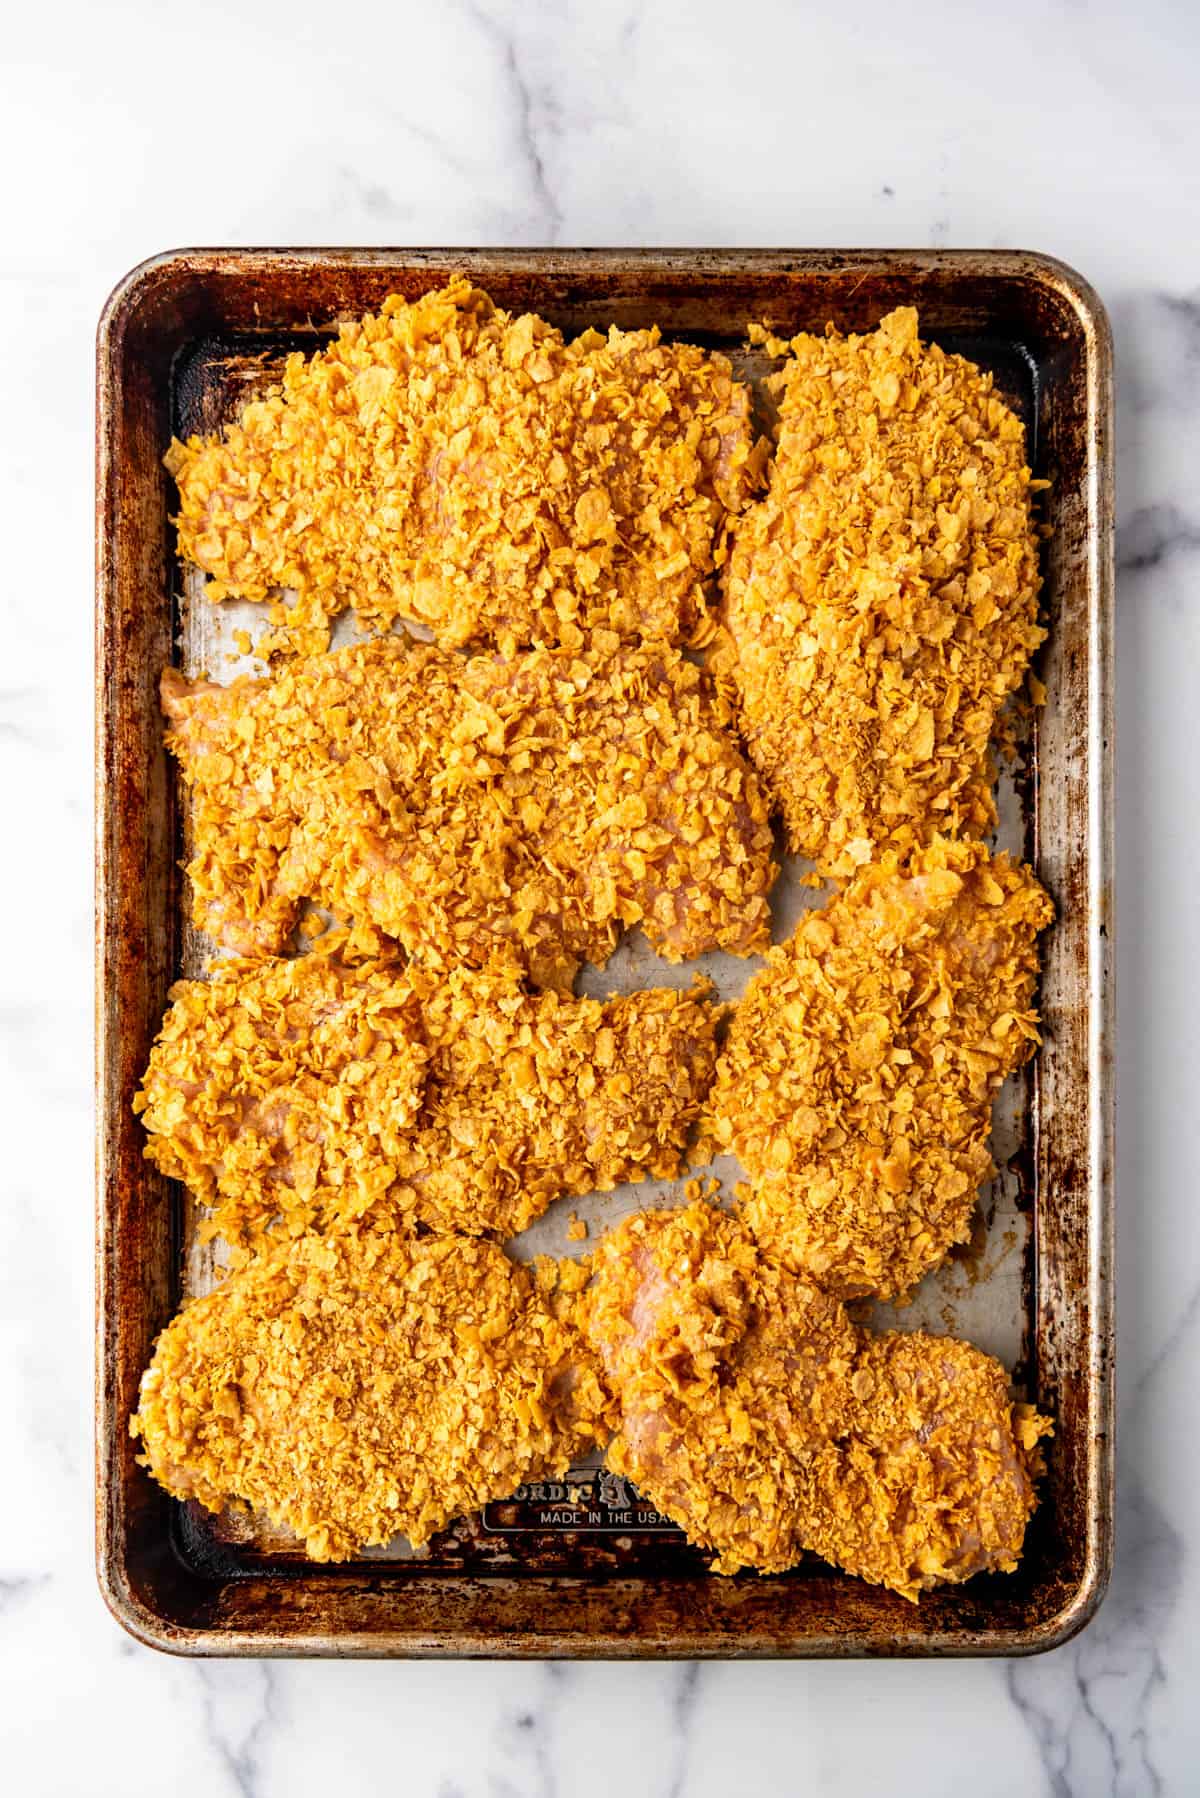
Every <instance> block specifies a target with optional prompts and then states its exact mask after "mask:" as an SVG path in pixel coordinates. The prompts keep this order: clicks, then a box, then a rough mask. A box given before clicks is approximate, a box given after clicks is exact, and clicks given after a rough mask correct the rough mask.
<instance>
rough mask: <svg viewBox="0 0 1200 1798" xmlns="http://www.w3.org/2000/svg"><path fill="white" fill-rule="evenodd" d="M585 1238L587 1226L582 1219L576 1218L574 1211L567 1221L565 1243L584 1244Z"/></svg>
mask: <svg viewBox="0 0 1200 1798" xmlns="http://www.w3.org/2000/svg"><path fill="white" fill-rule="evenodd" d="M587 1236H588V1227H587V1224H586V1223H585V1222H584V1220H583V1218H581V1217H578V1216H577V1215H576V1213H575V1212H574V1211H572V1213H571V1215H570V1216H569V1217H568V1219H567V1241H568V1242H586V1241H587Z"/></svg>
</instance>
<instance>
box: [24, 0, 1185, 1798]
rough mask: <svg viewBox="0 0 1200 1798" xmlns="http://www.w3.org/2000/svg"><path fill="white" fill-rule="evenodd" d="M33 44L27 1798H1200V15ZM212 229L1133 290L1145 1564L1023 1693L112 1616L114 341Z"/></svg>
mask: <svg viewBox="0 0 1200 1798" xmlns="http://www.w3.org/2000/svg"><path fill="white" fill-rule="evenodd" d="M5 40H6V41H5V59H4V70H3V73H2V74H0V101H2V103H0V145H2V147H3V162H4V167H5V169H6V171H7V174H8V179H7V181H6V196H5V214H6V230H5V232H4V237H3V242H2V244H0V365H2V367H3V395H4V408H5V410H4V428H3V430H2V431H0V476H2V478H0V495H2V496H3V498H2V504H3V508H4V516H5V531H4V541H5V546H6V549H7V552H8V567H7V569H6V578H5V580H4V584H3V594H2V598H0V607H2V608H3V642H4V644H5V651H6V655H5V667H4V670H3V672H2V673H0V782H2V790H3V795H4V799H3V808H4V841H5V844H6V846H7V858H6V859H7V866H8V869H9V877H8V880H7V881H6V882H5V884H4V887H3V889H2V895H0V907H2V910H3V920H4V925H5V936H4V940H5V945H6V955H5V962H4V971H3V976H2V977H0V993H2V1006H0V1059H2V1063H3V1076H2V1078H0V1095H2V1098H0V1105H2V1107H3V1116H4V1120H5V1131H4V1146H5V1156H4V1179H3V1195H4V1200H3V1202H4V1253H3V1254H2V1255H0V1394H2V1397H3V1417H4V1420H5V1435H4V1440H5V1452H4V1456H3V1461H4V1470H5V1471H4V1477H3V1479H2V1480H0V1518H2V1520H3V1528H2V1529H0V1766H3V1768H4V1784H5V1787H6V1789H7V1790H9V1791H10V1792H12V1793H14V1794H21V1795H22V1798H26V1795H34V1798H41V1795H43V1794H46V1795H50V1794H55V1795H57V1794H70V1795H74V1794H78V1793H83V1792H86V1793H88V1794H89V1795H90V1798H103V1795H104V1794H108V1793H113V1794H116V1793H122V1794H124V1793H126V1792H128V1791H129V1790H135V1791H136V1790H139V1789H145V1788H148V1787H149V1785H150V1783H151V1781H153V1782H154V1783H155V1784H160V1783H161V1784H165V1785H167V1786H168V1787H169V1789H171V1790H173V1791H174V1792H175V1793H177V1794H179V1798H191V1795H192V1794H201V1793H203V1794H205V1795H206V1798H226V1795H229V1798H235V1795H237V1794H240V1795H242V1798H283V1795H284V1794H286V1795H287V1798H307V1795H308V1794H313V1795H317V1794H320V1795H322V1798H323V1795H324V1794H325V1793H327V1792H329V1791H331V1790H338V1791H341V1790H351V1791H361V1792H381V1793H383V1792H387V1793H393V1792H395V1793H402V1794H404V1798H559V1795H560V1794H566V1793H567V1792H572V1791H575V1790H577V1789H579V1788H580V1787H582V1786H584V1785H587V1786H589V1787H595V1786H596V1785H603V1787H604V1788H605V1789H610V1790H612V1791H614V1792H619V1793H621V1794H623V1798H678V1795H682V1798H716V1795H717V1794H721V1795H722V1798H724V1795H725V1794H728V1793H734V1794H740V1793H743V1792H747V1791H753V1792H754V1793H756V1794H765V1795H770V1798H774V1795H776V1794H780V1795H782V1794H789V1795H790V1794H838V1795H842V1794H847V1795H850V1794H858V1793H868V1792H877V1791H886V1792H889V1793H895V1794H899V1795H901V1798H903V1794H905V1793H908V1792H912V1793H920V1794H922V1798H930V1795H936V1794H941V1793H951V1792H957V1791H960V1790H962V1789H969V1790H970V1791H971V1792H972V1794H973V1795H974V1798H991V1795H993V1794H995V1795H1001V1794H1009V1793H1013V1792H1018V1791H1019V1792H1022V1793H1030V1794H1042V1793H1044V1794H1054V1795H1056V1798H1068V1795H1069V1798H1093V1795H1094V1794H1113V1795H1114V1798H1128V1795H1136V1798H1140V1795H1141V1794H1150V1793H1160V1792H1172V1793H1173V1792H1180V1793H1184V1792H1191V1791H1195V1790H1196V1789H1197V1786H1196V1781H1197V1778H1200V1775H1197V1773H1196V1767H1197V1766H1198V1765H1200V1705H1197V1703H1196V1701H1195V1696H1194V1689H1193V1679H1194V1677H1195V1671H1196V1650H1195V1646H1194V1644H1195V1641H1196V1639H1197V1626H1198V1624H1200V1559H1198V1556H1197V1550H1196V1536H1195V1530H1196V1521H1195V1520H1196V1503H1195V1493H1196V1490H1197V1487H1198V1485H1200V1431H1198V1430H1197V1428H1196V1404H1195V1396H1194V1394H1195V1372H1194V1369H1195V1365H1196V1357H1197V1353H1198V1352H1200V1214H1198V1212H1197V1208H1196V1192H1197V1190H1198V1187H1200V1155H1198V1153H1197V1144H1198V1142H1200V1132H1198V1131H1197V1128H1196V1122H1195V1119H1196V1113H1197V1103H1196V1096H1195V1074H1194V1069H1195V1065H1196V1055H1197V1049H1198V1048H1200V1043H1198V1040H1197V1039H1198V1037H1200V957H1198V956H1197V953H1196V947H1195V945H1196V937H1197V907H1196V899H1195V895H1196V893H1197V891H1198V890H1200V853H1198V849H1197V834H1196V832H1195V830H1194V829H1193V827H1192V823H1191V820H1192V818H1193V815H1194V803H1195V800H1194V794H1195V787H1196V778H1197V753H1198V750H1200V703H1198V695H1200V685H1198V683H1200V500H1198V499H1197V491H1196V488H1197V481H1196V475H1197V469H1198V468H1200V248H1198V236H1197V230H1196V224H1197V220H1198V219H1200V108H1198V107H1197V105H1196V94H1197V85H1198V76H1200V13H1197V12H1196V10H1195V9H1194V8H1191V7H1189V6H1188V5H1186V4H1184V3H1183V0H1143V4H1142V5H1141V6H1139V7H1138V8H1137V9H1136V10H1131V9H1128V8H1126V7H1125V6H1123V5H1120V4H1099V5H1089V4H1087V0H1059V3H1057V4H1053V3H1052V4H1046V3H1045V0H1037V3H1036V4H1035V3H1034V0H1013V3H1012V4H1010V5H1008V6H1006V7H997V8H989V9H986V10H985V9H982V8H980V9H972V8H969V7H965V6H962V5H951V4H948V3H947V4H940V3H937V0H915V4H912V5H909V6H903V7H901V6H897V5H894V4H885V3H884V0H859V4H857V5H856V6H854V7H846V8H836V7H835V8H829V7H826V8H821V9H817V8H811V9H810V8H807V7H803V6H799V5H796V6H793V5H789V4H783V3H781V0H760V3H759V4H758V5H757V6H755V7H754V8H753V10H752V12H751V13H749V14H748V15H746V16H745V17H740V16H738V15H736V14H731V13H730V11H729V9H728V7H723V6H718V5H716V4H714V3H713V0H686V3H684V0H679V3H675V0H628V3H627V4H617V5H610V4H605V3H603V0H592V4H588V5H584V4H578V5H577V4H569V3H559V4H554V3H552V0H508V3H507V4H502V3H501V0H478V4H475V3H472V0H448V3H446V4H438V3H437V0H432V3H427V4H424V5H415V4H412V3H411V0H392V3H391V4H388V5H386V6H385V5H377V4H375V3H374V0H364V3H363V4H360V5H358V6H356V7H353V8H344V9H340V10H339V9H337V8H330V7H328V6H324V5H321V6H318V5H316V4H314V3H313V0H287V4H286V5H285V4H284V3H283V0H261V3H259V4H254V5H246V4H245V0H236V3H235V0H209V4H208V5H207V6H205V7H204V8H203V9H202V10H201V9H196V8H184V7H179V8H172V7H161V6H155V5H152V4H150V3H149V0H124V3H122V0H117V3H115V4H112V5H108V6H104V7H92V6H88V5H86V4H84V0H66V4H63V5H59V6H57V7H48V8H41V7H23V8H20V9H19V10H18V11H17V13H16V14H15V15H14V16H13V17H11V18H10V19H9V20H8V22H7V23H6V27H5ZM181 243H208V244H218V243H229V244H238V243H247V244H264V243H280V244H288V243H330V244H332V243H345V244H371V243H380V244H393V245H394V244H454V243H463V244H469V243H497V244H503V243H511V244H532V243H553V244H562V245H567V244H576V243H585V244H586V243H607V244H624V243H628V244H634V243H645V244H689V243H691V244H727V245H740V244H767V245H770V244H780V245H785V244H786V245H796V244H799V245H804V244H852V245H888V244H903V245H980V246H987V245H1011V246H1020V247H1023V248H1029V249H1039V250H1045V251H1049V252H1052V253H1053V254H1055V255H1057V256H1060V257H1062V258H1064V259H1065V260H1066V261H1068V262H1070V263H1073V264H1074V265H1075V266H1076V267H1077V268H1079V269H1080V270H1081V271H1082V272H1083V273H1084V274H1085V275H1086V276H1087V277H1088V278H1089V279H1090V280H1091V281H1092V282H1093V283H1094V284H1095V285H1096V286H1097V287H1098V288H1099V290H1100V292H1101V294H1102V296H1103V297H1104V299H1105V301H1106V303H1107V304H1108V306H1109V308H1110V311H1111V314H1112V318H1113V323H1114V326H1115V331H1116V341H1117V356H1118V370H1119V424H1118V443H1119V458H1120V466H1119V517H1120V591H1119V600H1118V621H1117V665H1118V680H1117V687H1118V712H1119V735H1120V749H1119V764H1118V783H1117V786H1118V846H1119V856H1118V874H1117V887H1118V894H1117V903H1118V915H1119V936H1118V954H1117V959H1118V985H1119V993H1120V1034H1119V1043H1118V1053H1117V1062H1118V1079H1119V1092H1120V1132H1119V1180H1118V1189H1119V1193H1120V1203H1119V1223H1118V1235H1119V1291H1118V1310H1119V1342H1120V1438H1119V1441H1120V1448H1119V1468H1120V1473H1119V1534H1118V1558H1117V1569H1116V1575H1115V1579H1114V1582H1113V1586H1112V1590H1111V1594H1110V1596H1109V1598H1108V1600H1107V1602H1106V1603H1105V1605H1104V1606H1103V1608H1102V1609H1101V1611H1100V1613H1099V1615H1098V1617H1097V1619H1096V1620H1095V1622H1094V1623H1093V1624H1092V1625H1091V1627H1090V1628H1089V1629H1087V1630H1086V1631H1085V1632H1084V1634H1083V1635H1082V1636H1080V1637H1079V1638H1078V1639H1077V1640H1076V1641H1074V1642H1072V1643H1070V1644H1069V1645H1067V1646H1066V1647H1064V1648H1062V1649H1060V1650H1057V1651H1056V1652H1054V1653H1052V1654H1050V1655H1047V1656H1044V1657H1041V1658H1039V1659H1035V1660H1030V1661H1025V1662H1008V1663H1005V1662H970V1663H968V1662H961V1663H936V1662H935V1663H924V1664H922V1663H862V1664H853V1665H801V1664H787V1663H773V1664H765V1665H763V1664H759V1665H706V1666H702V1667H697V1666H694V1665H674V1666H622V1665H612V1666H603V1665H601V1666H583V1665H571V1666H565V1665H554V1664H546V1665H503V1664H497V1665H487V1664H482V1665H449V1664H444V1665H405V1664H357V1665H354V1664H334V1663H330V1664H322V1663H307V1664H299V1663H298V1664H282V1663H276V1664H267V1663H261V1662H260V1663H254V1662H243V1663H227V1664H218V1663H212V1664H205V1663H200V1662H186V1661H175V1660H171V1659H169V1658H166V1657H164V1656H161V1655H158V1654H156V1653H154V1652H151V1651H149V1650H146V1649H143V1648H141V1647H138V1646H136V1645H135V1644H134V1643H133V1642H132V1641H131V1640H129V1639H128V1638H127V1637H126V1636H125V1635H124V1634H123V1633H122V1632H121V1630H120V1629H119V1628H118V1627H117V1625H116V1624H115V1623H114V1622H113V1621H112V1620H111V1618H110V1617H109V1616H108V1614H107V1612H106V1611H105V1610H104V1608H103V1605H102V1604H101V1601H100V1599H99V1597H98V1595H97V1592H96V1588H95V1584H94V1579H93V1574H92V1565H91V1562H92V1542H91V1538H92V1516H91V1511H92V1463H91V1442H90V1432H91V1409H92V1399H91V1338H92V1268H91V1235H92V1231H91V1205H92V1198H91V1163H92V1144H93V1120H92V1107H91V1068H90V1044H91V1030H92V1024H91V1018H92V997H91V939H92V915H91V890H92V874H93V861H92V843H91V804H92V801H91V655H92V638H91V622H90V614H91V592H92V545H91V486H92V473H91V460H92V398H91V389H92V342H93V331H94V327H95V322H96V317H97V314H98V312H99V309H100V306H101V304H102V302H103V299H104V297H105V295H106V293H107V291H108V289H109V288H110V287H111V286H112V284H113V282H114V281H115V280H116V279H117V278H118V277H119V276H120V275H121V274H122V273H123V272H124V271H125V270H126V269H127V268H129V267H130V265H132V264H133V263H135V262H137V261H139V260H140V259H141V258H143V257H144V256H146V255H148V254H150V253H152V252H154V251H157V250H160V249H164V248H168V247H170V246H173V245H177V244H181ZM18 872H19V876H20V877H19V878H16V876H17V875H18ZM31 900H32V903H31ZM33 931H36V933H37V934H36V937H34V936H33V935H32V932H33ZM1189 1369H1191V1370H1192V1371H1189Z"/></svg>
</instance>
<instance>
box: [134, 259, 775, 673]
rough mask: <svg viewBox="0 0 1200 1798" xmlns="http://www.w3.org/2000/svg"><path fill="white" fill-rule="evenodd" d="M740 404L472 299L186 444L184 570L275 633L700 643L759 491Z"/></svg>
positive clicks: (647, 348) (634, 337) (342, 353)
mask: <svg viewBox="0 0 1200 1798" xmlns="http://www.w3.org/2000/svg"><path fill="white" fill-rule="evenodd" d="M759 461H760V457H759V456H758V455H757V453H756V452H755V442H754V434H753V431H752V428H751V423H750V403H749V394H748V391H747V389H746V388H745V387H744V386H742V385H740V384H739V383H738V382H737V381H735V380H734V379H733V375H732V372H731V370H730V365H729V363H728V361H727V360H726V359H725V357H723V356H720V355H712V354H709V353H707V352H706V351H704V350H701V349H698V348H695V347H693V346H691V345H688V344H678V343H672V344H664V343H663V342H661V340H660V336H659V332H658V330H657V329H650V330H640V331H620V330H617V329H616V328H615V327H614V328H613V329H612V330H610V331H609V333H608V335H607V336H603V335H601V333H600V332H598V331H585V332H584V333H583V335H582V336H581V337H578V338H576V339H574V340H573V341H572V342H569V343H568V342H565V341H564V339H563V337H562V334H561V332H559V331H557V330H556V329H555V328H554V327H553V326H552V325H549V324H547V323H546V322H545V320H544V319H540V318H537V317H536V316H534V315H533V314H532V313H525V314H523V315H522V316H520V317H518V318H514V317H513V316H512V315H511V314H510V313H507V312H503V311H501V310H500V309H499V308H498V307H496V306H494V305H493V304H492V302H491V300H490V299H489V298H488V296H487V295H486V294H485V293H482V292H480V290H479V289H478V288H474V287H472V286H471V285H470V283H469V282H467V281H466V280H465V279H463V278H462V277H458V278H456V279H454V280H453V281H451V282H450V284H449V285H448V286H447V287H445V288H443V289H441V290H440V291H438V292H436V293H428V294H425V295H424V296H423V297H422V298H421V299H419V300H417V301H415V302H413V303H411V304H410V303H408V302H406V301H405V300H403V299H402V298H400V297H399V296H398V295H393V296H392V297H391V298H390V299H388V300H387V301H386V302H385V303H384V306H383V309H382V311H381V312H380V313H379V314H378V315H375V316H370V317H366V318H363V319H362V320H360V321H356V322H352V323H347V324H344V325H342V327H341V329H340V330H339V332H338V335H337V337H336V338H335V339H334V340H333V342H332V343H331V344H330V345H329V346H328V348H326V349H324V350H322V351H320V352H319V353H318V354H317V355H315V356H311V357H305V356H302V355H301V354H299V352H297V353H296V354H295V355H293V356H291V357H289V359H288V362H287V365H286V367H285V369H284V374H283V380H282V382H281V384H280V385H278V386H277V387H274V388H272V389H271V391H270V392H269V393H268V394H267V395H266V397H265V398H263V399H260V400H256V401H254V402H253V403H251V404H250V405H249V406H247V407H246V408H245V410H244V411H243V413H242V416H241V418H240V420H239V422H238V423H237V424H234V425H230V426H229V427H228V428H227V429H226V430H225V431H224V432H223V433H222V434H221V435H220V436H216V437H206V438H199V437H192V438H190V439H189V441H188V442H187V443H178V442H175V443H173V444H172V445H171V449H170V452H169V454H168V456H167V467H168V469H169V471H170V473H171V474H172V475H174V477H175V480H176V482H177V483H178V487H179V504H180V511H179V517H178V519H177V521H176V522H177V525H178V530H179V548H180V553H181V554H182V555H183V556H184V557H185V558H186V559H187V560H188V561H191V562H194V563H197V564H198V565H199V566H200V567H201V568H203V569H204V570H206V571H207V573H208V574H210V575H211V576H212V577H213V580H212V583H211V586H210V589H209V591H210V594H211V596H212V598H213V599H223V598H225V597H227V596H230V595H237V596H240V597H242V598H245V599H251V600H265V599H269V598H272V597H273V596H274V595H275V594H276V593H277V592H278V590H279V589H284V588H287V589H294V590H295V591H296V593H297V594H298V596H299V600H298V604H297V606H296V608H295V610H294V611H291V612H285V610H284V608H283V607H282V606H279V607H278V609H277V612H276V615H275V622H276V623H277V624H279V625H280V626H281V627H283V635H284V640H287V638H289V637H290V639H291V640H292V641H297V642H299V643H300V644H301V645H303V646H304V647H306V648H308V649H310V650H311V649H319V648H324V647H327V644H328V624H329V620H330V618H331V617H332V616H334V615H335V614H336V613H337V612H339V611H341V610H342V609H343V608H345V607H347V606H354V607H355V609H356V611H357V613H358V617H359V619H360V620H361V621H362V622H363V623H364V624H366V625H370V626H384V627H387V626H390V625H391V624H392V623H393V622H394V621H395V620H396V619H397V618H401V617H403V618H411V619H416V620H419V621H420V622H421V623H423V624H426V625H428V626H430V627H431V629H432V630H433V632H434V634H435V635H436V637H437V638H438V640H439V641H440V642H442V643H444V644H446V645H450V646H453V645H460V644H464V643H468V642H474V641H478V640H481V639H494V640H497V641H499V642H500V643H501V644H503V645H506V646H508V647H510V648H511V647H512V646H513V645H515V644H520V643H529V642H534V641H541V642H561V643H565V644H567V645H568V646H571V647H575V648H578V647H579V646H580V644H581V641H582V638H581V634H580V633H581V629H583V630H587V629H593V628H596V627H600V628H604V629H607V630H614V631H616V632H618V633H619V634H620V635H622V636H625V637H636V636H653V637H659V638H662V639H664V640H666V641H669V642H682V641H684V640H687V639H690V638H691V637H693V636H694V635H696V633H697V632H698V630H699V629H700V627H701V626H702V623H703V621H704V619H705V604H704V594H703V582H704V580H705V578H706V577H707V576H708V575H709V574H710V573H711V572H712V570H713V567H714V550H715V548H716V546H717V539H718V536H719V533H720V531H721V527H722V525H723V521H724V518H725V514H726V512H727V511H732V512H736V511H738V510H739V509H740V508H741V506H742V505H743V504H744V503H745V500H746V498H747V496H748V494H749V492H750V491H751V489H752V487H753V484H754V482H755V479H756V475H757V468H758V463H759Z"/></svg>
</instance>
